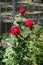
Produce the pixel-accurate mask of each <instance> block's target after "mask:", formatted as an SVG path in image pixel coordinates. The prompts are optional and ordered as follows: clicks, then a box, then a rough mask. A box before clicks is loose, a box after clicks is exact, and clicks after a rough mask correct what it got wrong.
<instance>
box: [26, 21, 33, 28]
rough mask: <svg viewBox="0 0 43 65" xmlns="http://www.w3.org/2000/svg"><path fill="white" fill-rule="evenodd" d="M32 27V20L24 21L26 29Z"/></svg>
mask: <svg viewBox="0 0 43 65" xmlns="http://www.w3.org/2000/svg"><path fill="white" fill-rule="evenodd" d="M33 25H34V22H33V21H32V20H26V22H25V26H26V27H30V28H31V27H32V26H33Z"/></svg>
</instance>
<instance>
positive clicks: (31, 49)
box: [2, 14, 43, 65]
mask: <svg viewBox="0 0 43 65" xmlns="http://www.w3.org/2000/svg"><path fill="white" fill-rule="evenodd" d="M25 20H26V19H25V18H22V15H21V14H19V15H18V14H17V15H16V16H15V18H14V25H16V26H19V27H20V29H21V33H20V35H18V36H15V35H14V36H13V35H12V34H9V36H8V37H7V38H5V39H4V41H5V42H6V43H7V47H6V51H5V54H4V59H3V60H2V62H5V65H41V63H43V29H42V26H41V25H40V24H39V23H37V24H35V25H34V26H33V28H27V27H25V26H24V21H25ZM26 34H29V37H25V35H26ZM42 65H43V64H42Z"/></svg>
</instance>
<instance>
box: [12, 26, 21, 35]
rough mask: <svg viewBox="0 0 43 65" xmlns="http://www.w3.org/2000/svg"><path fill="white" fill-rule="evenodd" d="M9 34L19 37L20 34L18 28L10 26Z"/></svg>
mask: <svg viewBox="0 0 43 65" xmlns="http://www.w3.org/2000/svg"><path fill="white" fill-rule="evenodd" d="M11 34H12V35H19V34H20V28H19V27H17V26H12V27H11Z"/></svg>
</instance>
